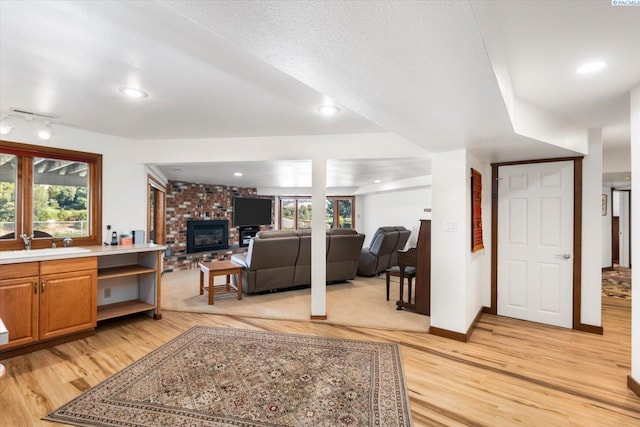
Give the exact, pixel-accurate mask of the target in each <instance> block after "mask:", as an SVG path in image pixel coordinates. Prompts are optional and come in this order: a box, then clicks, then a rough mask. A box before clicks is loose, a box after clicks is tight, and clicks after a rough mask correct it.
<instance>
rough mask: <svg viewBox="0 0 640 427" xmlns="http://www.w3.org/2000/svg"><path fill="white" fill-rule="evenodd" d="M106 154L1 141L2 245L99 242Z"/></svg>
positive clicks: (48, 245) (35, 245) (11, 246)
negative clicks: (27, 239) (25, 240)
mask: <svg viewBox="0 0 640 427" xmlns="http://www.w3.org/2000/svg"><path fill="white" fill-rule="evenodd" d="M101 181H102V156H101V155H100V154H92V153H84V152H78V151H71V150H62V149H58V148H51V147H41V146H35V145H26V144H18V143H11V142H6V141H0V249H20V248H22V247H24V244H23V242H22V240H21V239H20V235H21V234H27V235H32V236H34V241H33V245H32V246H33V247H34V248H38V247H40V248H42V247H50V246H51V243H52V242H53V240H55V239H62V238H65V237H71V238H73V239H74V243H75V244H76V245H99V244H100V240H101V237H100V230H101V229H102V226H101V216H102V215H101V212H102V208H101V192H100V189H101Z"/></svg>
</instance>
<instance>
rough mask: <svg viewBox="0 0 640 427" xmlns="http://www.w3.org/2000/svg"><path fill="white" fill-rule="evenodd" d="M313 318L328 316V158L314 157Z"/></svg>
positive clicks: (312, 231)
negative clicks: (326, 216) (326, 203)
mask: <svg viewBox="0 0 640 427" xmlns="http://www.w3.org/2000/svg"><path fill="white" fill-rule="evenodd" d="M311 175H312V176H311V184H312V190H311V212H312V217H311V318H312V319H322V320H324V319H326V318H327V280H326V278H327V228H326V224H325V213H324V212H325V199H326V193H327V189H326V186H327V160H326V159H313V160H312V167H311Z"/></svg>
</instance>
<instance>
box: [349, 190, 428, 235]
mask: <svg viewBox="0 0 640 427" xmlns="http://www.w3.org/2000/svg"><path fill="white" fill-rule="evenodd" d="M426 208H431V189H430V188H413V189H408V190H396V191H394V192H384V193H372V194H364V195H360V196H356V229H357V230H358V231H359V232H361V233H364V234H365V236H366V237H365V240H364V245H365V246H369V244H370V243H371V238H372V237H373V234H374V233H375V231H376V229H377V228H378V227H382V226H394V225H403V226H405V227H406V228H407V229H409V230H412V232H413V234H414V235H416V238H417V233H418V228H419V227H420V220H421V219H430V218H431V214H430V213H429V212H425V211H424V210H425V209H426ZM411 237H414V236H413V235H412V236H411Z"/></svg>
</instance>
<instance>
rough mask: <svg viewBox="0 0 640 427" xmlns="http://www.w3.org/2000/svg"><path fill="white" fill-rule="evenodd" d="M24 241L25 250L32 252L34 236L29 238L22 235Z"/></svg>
mask: <svg viewBox="0 0 640 427" xmlns="http://www.w3.org/2000/svg"><path fill="white" fill-rule="evenodd" d="M20 237H22V240H24V248H25V249H26V250H28V251H30V250H31V241H32V240H33V236H27V235H26V234H21V235H20Z"/></svg>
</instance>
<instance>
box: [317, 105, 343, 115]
mask: <svg viewBox="0 0 640 427" xmlns="http://www.w3.org/2000/svg"><path fill="white" fill-rule="evenodd" d="M339 112H340V107H338V106H337V105H330V104H324V105H320V106H319V107H318V113H320V114H324V115H325V116H332V115H334V114H338V113H339Z"/></svg>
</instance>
